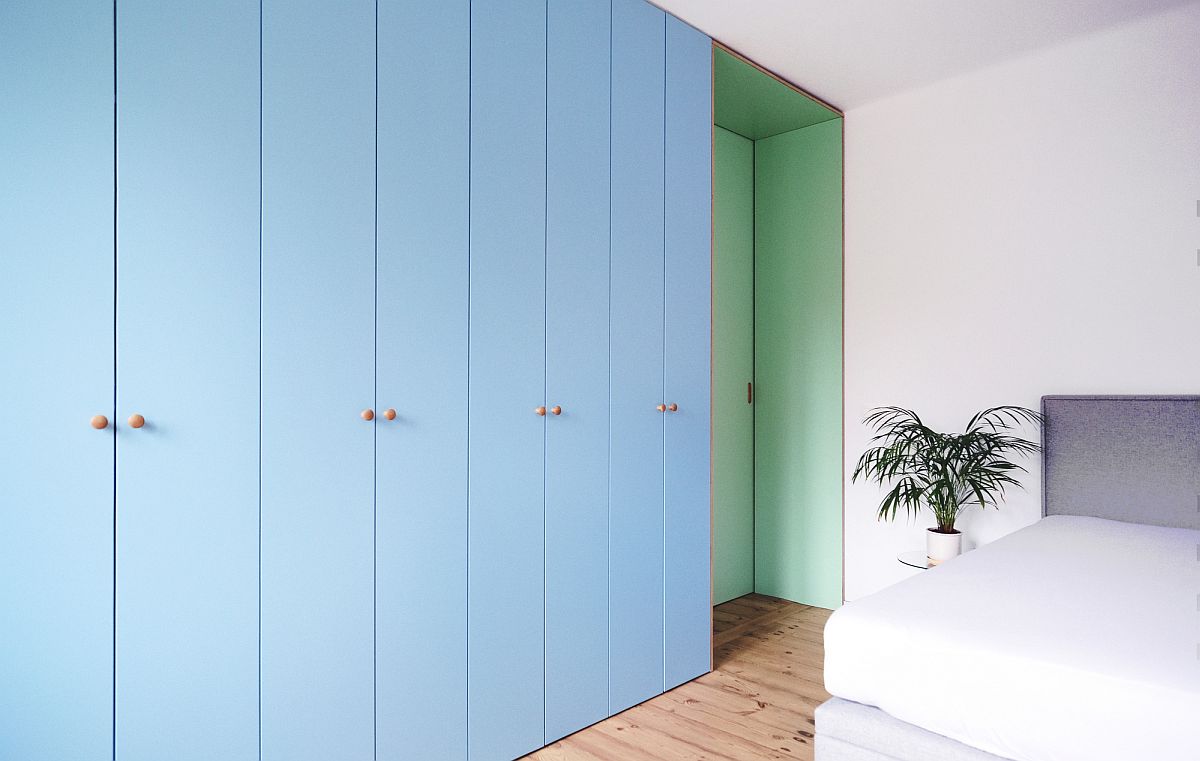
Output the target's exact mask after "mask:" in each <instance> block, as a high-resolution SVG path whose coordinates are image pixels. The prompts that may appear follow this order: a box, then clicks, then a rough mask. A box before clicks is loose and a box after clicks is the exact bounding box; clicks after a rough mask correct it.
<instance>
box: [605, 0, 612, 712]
mask: <svg viewBox="0 0 1200 761" xmlns="http://www.w3.org/2000/svg"><path fill="white" fill-rule="evenodd" d="M612 27H613V11H612V3H609V4H608V319H607V323H608V342H607V344H606V346H605V350H606V351H607V352H608V362H607V363H606V365H605V372H606V373H607V375H608V378H607V381H608V404H607V405H606V406H607V410H606V412H607V414H608V431H607V433H608V499H607V500H606V503H607V510H606V512H605V517H606V523H607V532H606V540H607V542H608V552H607V553H605V557H604V559H605V561H606V568H605V574H604V580H605V584H606V585H607V586H606V589H607V591H606V592H605V598H604V599H605V606H604V615H605V619H606V620H607V624H606V629H605V634H606V637H605V640H606V644H607V649H608V668H607V672H608V674H607V676H608V678H607V679H606V680H605V687H606V691H607V699H606V702H605V713H610V712H611V711H612V407H613V405H612V123H613V119H612V111H613V108H612V104H613V88H612V81H613V76H612V67H613V53H612V50H613V31H612Z"/></svg>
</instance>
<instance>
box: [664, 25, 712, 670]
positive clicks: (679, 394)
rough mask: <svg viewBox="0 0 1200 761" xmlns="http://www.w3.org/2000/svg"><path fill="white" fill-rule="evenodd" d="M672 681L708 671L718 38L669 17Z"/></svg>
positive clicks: (668, 446) (668, 477)
mask: <svg viewBox="0 0 1200 761" xmlns="http://www.w3.org/2000/svg"><path fill="white" fill-rule="evenodd" d="M666 119H667V121H666V136H667V149H666V199H667V202H666V225H667V227H666V265H667V266H666V367H665V372H666V399H667V404H668V407H667V409H668V412H667V415H666V423H667V433H666V505H667V526H666V537H667V541H666V548H667V549H666V616H665V621H666V647H665V652H666V680H667V681H666V687H667V689H670V688H672V687H675V686H676V685H679V684H681V683H683V682H686V681H687V680H689V679H694V678H695V677H697V676H699V675H700V674H703V673H705V672H707V671H708V670H709V667H710V665H711V653H712V594H711V581H710V579H711V574H710V573H709V564H710V557H711V547H712V545H711V542H710V535H711V526H712V517H711V516H712V511H711V507H710V500H709V485H710V473H709V462H710V458H709V454H710V439H711V437H710V420H711V409H710V386H711V372H710V356H711V353H710V344H711V335H712V334H711V332H710V328H709V326H710V325H711V324H712V321H711V313H712V287H711V281H710V278H711V273H712V267H711V262H712V191H711V188H712V42H711V40H709V39H708V37H706V36H704V35H703V34H701V33H700V32H698V31H696V30H695V29H693V28H692V27H690V26H688V25H687V24H684V23H683V22H682V21H679V20H678V19H676V18H674V17H669V18H668V19H667V97H666Z"/></svg>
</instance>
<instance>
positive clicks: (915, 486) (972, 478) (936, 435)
mask: <svg viewBox="0 0 1200 761" xmlns="http://www.w3.org/2000/svg"><path fill="white" fill-rule="evenodd" d="M863 422H864V423H865V424H866V425H868V426H870V427H871V428H872V429H874V431H875V435H874V437H872V439H871V444H872V446H871V448H870V449H868V450H867V451H866V452H864V453H863V455H862V457H860V458H858V464H857V465H855V467H854V474H853V475H852V476H851V477H850V481H851V483H853V482H855V481H857V480H858V479H859V477H862V478H864V479H865V480H867V481H873V482H875V483H878V484H879V485H880V486H884V487H888V491H887V493H886V494H884V496H883V501H882V502H880V504H879V520H893V519H895V517H896V513H897V511H898V510H899V509H900V508H904V510H905V512H906V513H907V514H908V515H909V516H911V517H914V518H915V517H916V516H917V515H918V514H919V513H920V512H921V509H922V508H929V510H930V511H931V512H932V513H933V517H934V519H935V520H936V521H937V525H936V526H932V527H930V529H929V531H928V532H926V552H927V554H928V556H929V563H930V565H937V564H938V563H941V562H942V561H944V560H948V559H949V558H952V557H954V556H956V555H958V554H959V553H960V552H962V534H961V533H960V532H959V531H958V530H957V529H956V528H954V522H955V520H956V519H957V518H958V514H959V513H960V512H962V511H963V510H964V509H965V508H967V507H969V506H971V505H979V506H980V507H984V508H986V507H987V506H988V505H994V506H997V507H999V503H1000V501H1001V500H1002V499H1003V498H1004V490H1005V488H1007V487H1009V486H1017V487H1019V486H1021V484H1020V482H1019V481H1018V480H1017V478H1016V476H1017V474H1019V473H1023V472H1026V470H1025V468H1023V467H1021V466H1020V465H1017V464H1015V463H1013V462H1011V461H1010V460H1009V457H1011V456H1022V457H1025V456H1028V455H1031V454H1033V453H1035V452H1037V451H1038V450H1039V449H1040V448H1041V447H1039V446H1038V444H1037V443H1035V442H1033V441H1029V440H1027V439H1024V438H1021V437H1020V436H1019V435H1017V433H1019V431H1020V429H1021V428H1022V426H1024V425H1026V424H1031V425H1034V426H1039V425H1041V423H1042V416H1041V415H1039V414H1038V413H1036V412H1034V411H1033V410H1030V409H1026V408H1024V407H1014V406H1003V407H992V408H990V409H986V410H984V411H982V412H979V413H976V414H975V415H974V417H972V418H971V420H970V422H969V423H967V427H966V430H964V431H963V432H962V433H940V432H938V431H935V430H933V429H932V428H930V427H929V426H927V425H925V424H924V423H923V422H922V421H921V418H920V417H918V416H917V413H915V412H913V411H912V410H906V409H903V408H901V407H878V408H875V409H873V410H871V412H870V414H868V415H867V416H866V418H864V419H863Z"/></svg>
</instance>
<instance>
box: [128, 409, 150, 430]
mask: <svg viewBox="0 0 1200 761" xmlns="http://www.w3.org/2000/svg"><path fill="white" fill-rule="evenodd" d="M145 424H146V418H144V417H142V416H141V415H139V414H137V413H136V412H135V413H133V414H132V415H130V416H129V427H130V428H141V427H142V426H144V425H145Z"/></svg>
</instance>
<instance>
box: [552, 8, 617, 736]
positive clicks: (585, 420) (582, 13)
mask: <svg viewBox="0 0 1200 761" xmlns="http://www.w3.org/2000/svg"><path fill="white" fill-rule="evenodd" d="M546 39H547V41H548V46H549V47H548V50H547V56H548V60H547V76H548V81H547V94H548V103H547V120H546V125H547V134H546V140H547V145H546V157H547V167H546V180H547V187H546V214H547V217H546V393H547V402H548V404H549V406H550V407H551V409H552V410H553V409H554V408H555V407H557V408H558V409H560V411H561V414H559V415H554V414H553V412H552V413H551V414H550V415H549V416H547V418H546V742H552V741H554V740H557V739H558V738H560V737H563V736H564V735H568V734H570V733H572V732H574V731H576V730H578V729H581V728H583V727H585V726H587V725H589V724H592V723H594V722H596V721H599V720H600V719H603V718H604V717H605V716H607V715H608V194H609V186H608V117H609V100H608V75H609V2H608V0H582V2H581V1H579V0H550V3H549V4H548V19H547V35H546Z"/></svg>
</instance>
